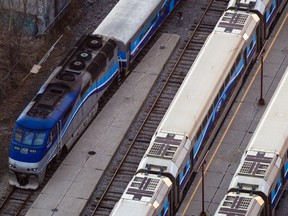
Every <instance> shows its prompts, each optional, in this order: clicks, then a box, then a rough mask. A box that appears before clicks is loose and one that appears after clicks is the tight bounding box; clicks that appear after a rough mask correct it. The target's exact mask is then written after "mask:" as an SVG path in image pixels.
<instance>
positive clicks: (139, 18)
mask: <svg viewBox="0 0 288 216" xmlns="http://www.w3.org/2000/svg"><path fill="white" fill-rule="evenodd" d="M179 1H180V0H145V1H139V0H120V1H119V2H118V3H117V5H116V6H115V7H114V8H113V9H112V10H111V12H110V13H109V14H108V15H107V17H106V18H105V19H104V20H103V22H102V23H101V24H100V25H99V26H98V28H97V29H96V30H95V31H94V33H93V34H99V35H103V36H107V37H113V38H114V39H116V41H117V42H118V49H119V52H118V58H119V61H120V67H121V69H125V70H127V69H128V68H129V63H130V62H131V61H133V59H134V58H135V57H136V56H137V54H138V53H139V52H140V50H141V49H142V48H143V47H144V45H145V44H146V43H147V42H148V41H149V39H150V38H151V37H152V35H153V34H154V33H155V31H156V30H157V29H158V28H159V26H160V25H161V24H162V23H163V21H164V20H165V18H166V17H167V16H168V15H169V14H170V13H171V11H172V10H173V9H174V8H175V6H176V5H177V4H178V2H179ZM124 24H125V25H124Z"/></svg>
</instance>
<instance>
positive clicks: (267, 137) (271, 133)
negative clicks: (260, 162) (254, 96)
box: [247, 68, 288, 157]
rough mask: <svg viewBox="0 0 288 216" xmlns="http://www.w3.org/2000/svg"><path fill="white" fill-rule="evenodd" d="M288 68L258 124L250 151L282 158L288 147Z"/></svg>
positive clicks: (250, 143)
mask: <svg viewBox="0 0 288 216" xmlns="http://www.w3.org/2000/svg"><path fill="white" fill-rule="evenodd" d="M287 89H288V68H287V69H286V72H285V75H284V76H283V78H282V79H281V81H280V84H279V85H278V87H277V89H276V91H275V92H274V95H273V98H272V100H271V101H270V103H269V105H268V107H267V109H266V110H265V113H264V115H263V117H262V118H261V120H260V123H259V124H258V126H257V128H256V130H255V132H254V134H253V137H252V138H251V141H250V142H249V145H248V147H247V149H248V150H254V151H266V152H271V153H276V154H278V155H280V156H281V157H282V156H283V154H285V152H286V151H285V150H284V151H283V149H287V145H288V140H287V138H288V123H287V122H288V106H285V104H286V103H287V101H288V91H287Z"/></svg>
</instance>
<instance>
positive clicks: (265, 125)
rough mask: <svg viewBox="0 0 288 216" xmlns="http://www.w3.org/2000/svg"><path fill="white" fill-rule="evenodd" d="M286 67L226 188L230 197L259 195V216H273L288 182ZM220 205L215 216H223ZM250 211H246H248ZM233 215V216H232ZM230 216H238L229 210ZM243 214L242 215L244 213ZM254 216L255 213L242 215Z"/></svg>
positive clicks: (287, 74) (222, 208) (287, 76)
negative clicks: (262, 204) (260, 203)
mask: <svg viewBox="0 0 288 216" xmlns="http://www.w3.org/2000/svg"><path fill="white" fill-rule="evenodd" d="M287 89H288V68H287V69H286V72H285V74H284V77H283V78H282V79H281V81H280V84H279V85H278V87H277V89H276V91H275V93H274V95H273V97H272V99H271V101H270V103H269V105H268V107H267V109H266V110H265V113H264V115H263V117H262V118H261V120H260V123H259V124H258V126H257V128H256V130H255V132H254V134H253V136H252V138H251V140H250V142H249V144H248V146H247V148H246V150H245V153H244V155H243V156H242V158H241V161H240V164H239V167H238V169H237V171H236V173H235V175H234V176H233V178H232V181H231V183H230V186H229V190H228V191H229V192H230V194H231V193H232V192H233V193H234V194H238V193H240V194H243V193H246V195H249V196H250V198H251V197H255V196H258V199H260V198H261V199H262V200H263V201H264V208H262V209H260V210H261V211H259V212H258V215H265V216H271V215H274V214H275V209H276V206H277V204H278V202H279V200H280V198H281V195H282V193H283V191H284V190H285V189H287V182H288V159H287V156H288V105H287V101H288V91H287ZM225 208H226V206H225V205H223V203H221V205H220V206H219V207H218V210H217V212H216V214H215V215H219V216H220V215H228V214H223V210H225ZM248 212H249V211H248ZM231 213H234V214H231ZM229 215H237V214H236V210H235V208H234V209H231V210H230V214H229ZM243 215H244V214H243ZM245 215H247V216H248V215H251V216H252V215H253V216H254V215H256V214H245Z"/></svg>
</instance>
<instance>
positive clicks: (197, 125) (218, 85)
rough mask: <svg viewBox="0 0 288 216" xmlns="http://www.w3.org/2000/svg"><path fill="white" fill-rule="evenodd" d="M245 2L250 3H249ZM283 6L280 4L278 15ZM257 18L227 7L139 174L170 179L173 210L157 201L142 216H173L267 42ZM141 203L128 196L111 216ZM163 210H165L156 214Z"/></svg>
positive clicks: (158, 129)
mask: <svg viewBox="0 0 288 216" xmlns="http://www.w3.org/2000/svg"><path fill="white" fill-rule="evenodd" d="M263 2H264V1H263ZM265 2H266V5H265V6H266V9H265V10H264V11H266V10H270V9H269V8H270V7H271V6H270V5H271V2H272V1H269V2H268V1H265ZM246 3H247V5H248V4H249V1H246ZM243 4H244V3H243ZM282 4H284V3H282ZM256 5H257V4H256ZM261 6H263V5H262V4H261ZM281 8H282V6H281V5H279V11H277V13H278V12H280V11H281V10H282V9H281ZM247 10H248V9H247ZM255 10H256V8H255ZM258 14H259V13H254V12H253V11H251V9H249V10H248V11H245V10H240V9H239V10H235V9H229V7H228V9H227V10H226V11H225V12H224V14H223V15H222V17H221V18H220V20H219V21H218V23H217V25H216V27H215V28H214V30H213V32H212V33H211V34H210V35H209V36H208V38H207V40H206V42H205V43H204V45H203V48H202V49H201V51H200V53H199V54H198V56H197V58H196V59H195V61H194V63H193V65H192V67H191V68H190V70H189V72H188V74H187V76H186V78H185V79H184V81H183V83H182V85H181V87H180V89H179V90H178V92H177V94H176V96H175V97H174V99H173V101H172V103H171V105H170V106H169V108H168V110H167V112H166V113H165V115H164V117H163V119H162V121H161V123H160V124H159V126H158V128H157V130H156V132H155V134H154V136H153V137H152V140H151V142H150V145H149V148H148V150H147V151H146V153H145V154H144V157H143V158H142V160H141V162H140V164H139V167H138V169H137V172H136V173H138V174H139V173H143V174H146V176H147V177H149V176H150V175H159V176H165V177H168V178H169V179H170V180H171V182H172V189H171V191H170V193H169V194H168V195H167V196H166V197H165V199H166V198H168V202H169V204H168V206H169V208H168V209H167V208H165V207H164V206H163V205H157V204H155V203H153V204H150V208H152V209H154V211H153V213H151V214H145V213H144V212H143V214H138V215H175V213H176V209H177V207H178V206H179V204H180V202H181V200H182V198H183V196H184V195H185V188H186V186H187V185H188V183H189V181H190V179H191V177H192V175H193V173H194V172H195V171H196V170H197V169H198V167H199V165H200V163H201V160H202V158H203V157H204V155H205V153H206V151H207V149H208V148H209V146H210V144H211V142H212V140H213V138H214V136H215V134H216V132H217V130H218V128H219V126H220V124H221V122H222V120H223V119H224V117H225V115H226V113H227V111H228V109H229V107H230V105H231V104H232V102H233V100H234V98H235V96H236V94H237V92H238V90H239V89H240V87H241V85H242V83H243V80H244V77H245V75H247V73H248V72H249V67H250V66H251V63H252V62H253V61H254V60H255V59H256V57H257V54H258V52H259V51H260V50H261V47H262V45H263V43H264V40H265V38H262V37H263V34H262V32H263V30H262V26H263V24H262V22H263V20H261V18H260V17H259V15H258ZM275 17H276V15H275V16H274V18H275ZM271 22H273V21H271ZM264 25H265V24H264ZM127 202H130V206H129V207H130V208H129V209H128V208H127V212H126V214H122V212H121V211H119V209H121V205H124V203H127ZM157 203H158V204H159V202H157ZM162 203H165V202H162ZM125 205H127V204H125ZM139 205H140V201H139V202H137V199H135V198H134V197H127V196H125V194H124V195H123V196H122V197H121V199H120V200H119V202H117V204H116V205H115V207H114V209H113V210H112V213H111V215H133V214H129V213H130V212H132V211H133V210H132V209H137V208H139ZM166 206H167V205H166ZM161 209H165V211H164V212H161V213H160V214H158V212H159V210H161Z"/></svg>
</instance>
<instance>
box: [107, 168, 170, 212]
mask: <svg viewBox="0 0 288 216" xmlns="http://www.w3.org/2000/svg"><path fill="white" fill-rule="evenodd" d="M171 188H172V182H171V181H170V180H169V178H167V177H160V176H157V175H151V174H149V175H145V174H143V173H138V174H137V175H135V176H134V177H133V179H132V180H131V181H130V182H129V184H128V186H127V188H126V190H125V192H124V193H123V194H122V196H121V199H120V201H119V202H118V203H117V204H116V205H115V207H114V209H113V211H112V213H111V215H125V216H126V215H127V216H130V215H131V216H132V215H133V216H134V215H154V214H155V213H156V212H157V209H158V211H161V210H162V208H161V209H159V207H161V206H163V205H164V203H163V202H165V199H164V197H166V196H168V194H169V191H170V190H171Z"/></svg>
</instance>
